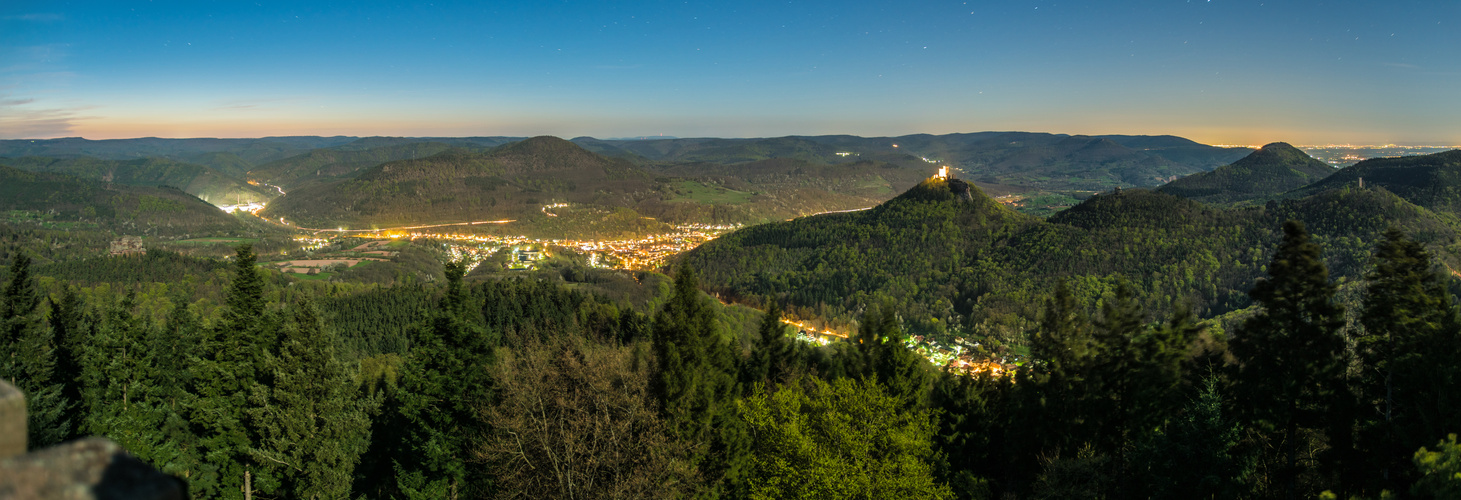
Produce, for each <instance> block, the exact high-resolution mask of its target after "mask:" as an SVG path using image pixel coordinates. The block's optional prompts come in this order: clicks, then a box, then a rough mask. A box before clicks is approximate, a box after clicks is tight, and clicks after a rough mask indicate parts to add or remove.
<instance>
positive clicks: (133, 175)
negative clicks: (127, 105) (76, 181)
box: [6, 156, 274, 205]
mask: <svg viewBox="0 0 1461 500" xmlns="http://www.w3.org/2000/svg"><path fill="white" fill-rule="evenodd" d="M6 162H7V163H8V164H10V165H11V166H13V167H15V168H19V169H21V170H29V171H32V172H48V173H57V174H67V175H74V176H77V177H81V178H84V179H92V180H99V181H104V182H109V183H116V184H126V185H129V186H152V187H157V186H172V187H176V188H178V189H181V190H183V191H184V192H186V193H188V194H192V195H194V196H197V197H198V198H201V199H202V200H203V201H206V202H209V203H213V204H215V205H235V204H239V203H248V202H253V201H267V200H269V199H270V198H273V197H274V193H272V192H270V190H265V189H262V188H258V187H255V186H251V185H249V184H248V183H247V182H244V181H242V180H240V179H238V178H234V177H230V176H228V175H225V174H222V173H220V172H218V171H216V170H213V169H211V168H208V167H205V166H202V165H195V164H191V163H183V162H179V161H173V160H169V159H165V158H140V159H136V160H100V159H96V158H91V157H85V156H82V157H73V158H44V157H38V156H28V157H24V158H14V159H9V160H6Z"/></svg>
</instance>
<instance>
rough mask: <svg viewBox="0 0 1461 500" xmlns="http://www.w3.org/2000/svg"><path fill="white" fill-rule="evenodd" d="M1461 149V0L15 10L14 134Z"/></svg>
mask: <svg viewBox="0 0 1461 500" xmlns="http://www.w3.org/2000/svg"><path fill="white" fill-rule="evenodd" d="M988 130H1020V131H1032V132H1052V133H1065V134H1090V135H1095V134H1153V135H1155V134H1173V135H1179V136H1183V137H1187V138H1190V139H1193V140H1197V141H1199V142H1203V143H1207V144H1245V145H1257V144H1265V143H1268V142H1273V141H1286V142H1290V143H1293V144H1346V143H1347V144H1389V143H1393V144H1411V145H1420V144H1426V145H1456V144H1461V1H1457V0H1429V1H1406V0H1397V1H1390V2H1381V1H1304V0H1292V1H1284V0H1256V1H1249V0H1190V1H1189V0H1162V1H1157V0H1102V1H1094V0H1092V1H1079V2H1077V1H1059V2H1055V1H1042V0H1029V1H1025V0H1002V1H973V2H961V1H950V2H945V1H938V2H934V1H916V0H914V1H886V2H885V1H860V2H859V1H840V2H805V1H777V2H727V1H714V2H708V1H707V2H699V1H664V2H661V1H639V2H608V1H599V2H579V1H561V0H543V1H534V2H435V3H426V2H411V3H406V2H371V1H350V2H307V1H293V2H267V1H259V2H247V1H239V2H234V1H207V0H193V1H188V2H165V1H152V2H129V1H106V2H62V1H30V0H7V1H5V2H0V138H52V137H86V138H89V139H110V138H128V137H263V136H281V135H325V136H332V135H350V136H377V135H384V136H418V137H420V136H493V135H505V136H530V135H556V136H560V137H565V138H571V137H577V136H585V135H586V136H593V137H599V138H615V137H636V136H650V135H661V134H663V135H666V136H678V137H776V136H784V135H821V134H854V135H862V136H897V135H904V134H913V133H931V134H943V133H953V132H979V131H988Z"/></svg>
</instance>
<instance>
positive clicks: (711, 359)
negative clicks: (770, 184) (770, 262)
mask: <svg viewBox="0 0 1461 500" xmlns="http://www.w3.org/2000/svg"><path fill="white" fill-rule="evenodd" d="M708 300H709V299H707V298H706V297H704V296H703V295H702V294H701V292H700V289H699V286H698V280H697V278H696V276H695V273H694V272H693V271H691V270H690V269H689V268H688V267H682V268H680V270H679V272H677V273H676V275H675V284H674V294H673V295H672V296H671V297H670V299H669V301H668V302H666V303H665V305H664V307H663V308H662V309H660V311H659V313H658V314H656V315H655V319H654V333H653V335H654V342H653V345H654V351H655V356H656V357H657V358H658V359H659V363H658V366H657V369H658V371H657V373H655V374H654V375H653V379H652V380H651V382H652V385H651V388H652V389H653V391H654V393H655V394H656V396H657V397H658V398H659V400H660V408H661V411H662V412H663V414H664V417H665V424H666V426H667V427H669V429H670V431H671V433H672V434H673V435H675V436H676V437H678V438H679V439H681V440H684V441H687V442H690V443H693V444H694V446H695V448H694V450H693V451H692V453H693V457H692V459H693V460H694V461H695V462H696V465H697V466H698V467H699V468H700V471H701V473H702V474H704V475H705V477H706V478H707V481H706V483H707V484H708V485H709V490H708V491H707V492H706V494H707V495H709V496H717V495H723V494H733V492H734V491H736V490H737V489H738V488H740V487H741V486H740V484H739V481H740V477H741V474H743V472H744V470H745V468H746V467H747V466H748V460H747V458H748V457H747V455H746V454H747V452H748V450H749V446H750V441H749V436H748V435H747V434H746V431H745V426H744V425H743V424H741V423H740V421H739V419H737V418H736V417H735V408H734V405H733V400H734V398H735V396H736V395H737V394H738V393H739V390H738V388H737V385H736V373H737V371H738V367H737V366H736V354H735V353H734V352H733V351H732V350H731V346H730V342H729V340H728V339H726V338H724V337H723V335H722V333H721V329H720V326H719V323H718V322H717V321H716V317H715V310H714V309H713V308H712V307H711V305H710V303H709V302H708Z"/></svg>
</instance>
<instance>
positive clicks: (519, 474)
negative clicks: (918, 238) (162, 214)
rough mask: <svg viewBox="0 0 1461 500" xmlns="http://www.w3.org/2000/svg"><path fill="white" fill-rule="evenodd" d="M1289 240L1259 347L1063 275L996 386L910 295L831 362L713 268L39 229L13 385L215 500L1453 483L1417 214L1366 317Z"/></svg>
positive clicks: (1448, 316)
mask: <svg viewBox="0 0 1461 500" xmlns="http://www.w3.org/2000/svg"><path fill="white" fill-rule="evenodd" d="M1281 233H1282V237H1281V239H1280V241H1279V242H1278V244H1277V245H1276V246H1275V247H1274V248H1272V249H1269V250H1268V251H1267V252H1266V255H1270V256H1271V258H1269V259H1268V260H1267V261H1266V262H1265V263H1264V264H1265V266H1264V270H1265V271H1264V273H1265V275H1264V276H1263V277H1262V278H1261V279H1259V280H1257V281H1256V282H1253V283H1250V284H1249V285H1248V286H1247V294H1248V296H1249V297H1250V299H1251V300H1252V302H1253V304H1254V305H1255V306H1256V307H1254V308H1253V309H1251V310H1250V313H1251V314H1248V315H1246V316H1245V317H1243V318H1242V319H1241V320H1239V321H1237V322H1236V326H1235V327H1234V328H1233V329H1232V331H1230V332H1214V331H1212V328H1211V326H1210V323H1209V322H1205V321H1201V320H1199V319H1198V317H1197V315H1196V314H1195V313H1194V309H1193V308H1192V307H1190V306H1189V305H1188V304H1187V303H1186V302H1182V301H1178V303H1177V304H1176V305H1175V306H1172V307H1170V308H1167V309H1169V310H1170V312H1152V311H1159V310H1161V308H1156V307H1153V301H1154V300H1156V299H1154V298H1152V297H1150V296H1149V295H1144V294H1140V293H1138V288H1137V287H1135V286H1132V285H1131V284H1130V283H1127V282H1126V281H1124V280H1117V282H1116V284H1115V285H1114V286H1113V287H1112V288H1111V290H1110V291H1109V293H1105V294H1103V295H1101V296H1099V297H1098V298H1096V299H1094V300H1088V299H1084V298H1082V297H1081V295H1080V294H1077V293H1074V292H1073V283H1070V282H1066V281H1057V282H1055V283H1054V284H1053V285H1052V286H1051V288H1050V289H1049V290H1044V291H1040V292H1039V295H1038V297H1039V298H1038V299H1037V303H1038V304H1039V307H1038V310H1037V311H1036V313H1035V314H1034V315H1033V316H1031V317H1030V318H1029V321H1030V324H1031V327H1030V328H1029V330H1028V331H1025V332H1022V335H1024V336H1025V337H1026V340H1025V342H1026V343H1027V344H1028V352H1029V355H1028V359H1027V360H1026V361H1025V362H1024V363H1023V365H1022V366H1021V367H1020V368H1019V369H1018V370H1016V371H1015V373H1014V375H1012V376H1007V377H1002V378H993V377H989V376H980V377H967V376H961V375H954V374H952V373H948V372H944V371H942V370H940V369H938V367H935V366H932V365H930V364H928V362H927V361H925V360H924V359H923V358H922V357H919V356H917V355H916V354H914V353H912V352H911V351H909V350H907V349H905V348H904V347H902V345H903V344H902V342H900V340H901V339H902V338H904V336H906V335H908V334H909V333H908V332H909V330H908V326H907V324H906V319H905V311H903V310H901V309H900V307H899V305H898V304H897V303H895V302H893V301H884V302H882V303H875V304H874V305H873V306H871V307H868V308H866V309H865V310H864V312H863V313H862V315H861V316H860V317H859V321H858V325H859V327H858V331H857V333H856V335H855V337H854V338H852V339H850V340H849V341H846V342H837V343H833V344H831V345H828V346H816V345H812V344H805V343H801V342H797V341H794V340H793V339H792V336H791V335H790V334H791V332H790V331H788V329H787V327H786V326H784V325H783V324H782V323H781V322H779V321H778V318H780V317H781V316H782V313H781V311H780V308H781V307H782V306H784V305H786V304H785V302H786V301H785V300H784V299H778V298H775V297H766V298H764V299H763V303H764V304H765V305H766V306H767V307H768V309H769V311H768V312H767V314H765V315H764V317H763V318H762V319H760V320H755V319H751V320H749V321H750V322H751V323H753V324H751V325H749V328H744V327H743V326H746V325H744V323H746V322H747V321H748V320H747V319H745V318H737V317H736V314H735V313H733V312H732V311H731V308H730V307H727V306H724V305H722V304H721V303H719V302H717V301H715V300H714V299H712V298H711V297H709V296H707V295H706V294H705V293H704V292H703V291H702V290H701V288H700V284H699V278H698V276H697V270H696V269H694V268H693V267H692V266H689V265H684V264H682V265H678V266H677V268H676V270H675V272H674V279H673V286H666V287H663V289H662V290H659V292H658V293H659V295H660V296H659V297H658V298H657V299H655V300H652V301H650V302H649V303H648V304H647V305H642V304H641V305H631V304H630V303H628V302H625V301H622V300H615V299H612V298H610V297H608V296H605V295H602V294H596V293H592V292H587V291H584V290H581V289H569V288H567V287H565V286H564V285H563V284H561V283H555V282H551V281H546V280H535V279H524V278H506V279H499V278H477V279H466V278H464V275H465V274H466V273H465V268H464V267H463V266H462V265H461V264H460V263H456V262H451V263H447V264H446V265H445V266H444V275H443V276H444V277H445V278H444V279H442V280H440V281H436V282H426V283H421V282H416V283H394V284H390V285H380V284H370V285H366V284H352V283H323V282H306V281H291V280H287V279H283V277H281V276H279V275H278V274H277V273H274V272H272V271H267V270H263V269H260V268H259V267H258V266H257V265H256V256H255V255H254V253H253V250H252V248H250V247H248V246H241V247H239V248H237V250H236V255H235V256H233V258H231V259H223V260H218V259H211V258H210V259H196V258H193V257H187V256H181V255H176V254H166V253H163V254H159V255H157V256H156V257H149V258H147V259H135V262H136V264H135V265H131V264H125V263H123V264H119V265H116V266H114V269H109V270H108V271H107V272H104V273H100V274H94V273H83V272H77V271H74V270H71V268H73V267H85V266H93V265H95V263H94V262H90V261H74V262H68V261H66V260H65V259H64V258H63V255H61V254H59V253H57V252H55V251H50V250H49V249H52V248H53V247H54V244H52V243H46V244H44V245H37V244H34V243H35V242H38V241H41V240H42V238H43V235H39V234H38V233H24V232H17V233H12V234H10V237H8V238H6V239H7V240H9V241H7V242H6V243H7V247H6V249H5V252H4V254H3V255H0V258H3V260H4V261H5V269H6V271H5V272H4V275H3V276H0V284H3V287H4V288H3V297H0V321H3V330H0V344H3V345H4V351H0V352H6V353H8V354H9V355H8V356H6V357H5V358H4V359H3V361H0V377H3V378H6V379H8V380H11V381H13V382H14V383H15V384H16V385H17V386H19V387H20V388H22V389H23V390H24V391H26V393H27V394H28V398H29V402H30V403H29V404H30V409H31V411H30V422H29V424H30V427H29V430H30V434H31V435H30V436H29V438H30V442H31V444H32V446H33V447H41V446H45V445H48V444H53V443H57V442H61V441H65V440H68V439H73V438H76V437H79V436H86V435H101V436H106V437H109V438H111V439H113V440H115V441H117V442H118V443H120V444H121V445H122V446H124V447H125V448H126V449H128V450H129V451H130V452H131V453H133V454H135V455H136V456H138V457H139V458H141V459H143V460H145V461H147V462H148V463H151V464H153V465H154V466H156V467H157V468H159V469H161V470H163V471H164V472H167V473H169V474H173V475H175V476H177V477H179V478H182V479H183V480H185V481H186V482H187V483H188V484H189V487H190V493H191V494H192V495H193V496H195V497H198V498H242V497H243V496H244V492H243V491H242V488H241V486H242V485H243V484H244V477H245V474H248V475H249V476H250V477H251V478H252V480H251V487H252V491H251V492H250V493H251V494H252V496H253V497H254V498H360V497H363V498H543V497H555V498H566V497H586V498H648V497H654V498H660V497H665V498H678V497H697V498H869V499H872V498H1032V499H1045V498H1051V499H1053V498H1111V499H1120V498H1319V497H1321V495H1327V496H1324V498H1351V497H1354V498H1393V497H1395V495H1398V496H1399V497H1402V498H1455V496H1456V495H1457V494H1458V492H1461V480H1458V479H1457V477H1461V476H1457V474H1461V444H1458V443H1457V441H1456V437H1455V433H1456V432H1457V431H1458V429H1461V396H1458V395H1461V319H1458V316H1457V314H1458V312H1457V309H1456V306H1455V301H1454V297H1453V295H1452V293H1451V292H1450V290H1449V288H1448V286H1447V282H1448V279H1449V278H1448V277H1446V276H1445V275H1443V274H1441V273H1439V272H1438V269H1439V268H1438V266H1437V262H1436V260H1435V259H1434V258H1433V257H1432V256H1431V255H1430V253H1429V252H1428V251H1427V250H1426V249H1425V247H1424V245H1422V244H1421V243H1419V242H1417V241H1416V240H1415V239H1414V238H1413V236H1411V235H1408V234H1406V233H1405V232H1404V231H1401V230H1399V229H1391V230H1388V231H1386V232H1385V233H1384V234H1383V237H1382V238H1380V239H1379V240H1378V241H1379V243H1378V244H1377V245H1376V246H1374V247H1373V248H1371V251H1370V254H1369V255H1368V256H1367V257H1366V258H1365V259H1364V261H1365V264H1364V266H1365V270H1364V271H1363V273H1362V274H1363V276H1362V278H1361V281H1362V284H1363V290H1362V292H1361V293H1360V298H1359V299H1358V302H1357V306H1354V307H1351V308H1348V309H1347V308H1346V307H1345V306H1344V305H1343V304H1342V303H1341V301H1340V300H1339V299H1338V298H1337V297H1336V294H1337V291H1338V286H1337V284H1336V282H1335V280H1334V279H1332V277H1331V275H1330V271H1329V267H1328V266H1326V263H1325V259H1324V255H1325V252H1324V250H1323V249H1322V248H1321V247H1320V245H1319V244H1318V243H1317V242H1316V240H1315V239H1314V238H1313V237H1311V236H1310V235H1309V233H1308V232H1307V230H1306V228H1305V226H1304V224H1303V223H1302V222H1298V221H1290V222H1287V223H1284V224H1283V226H1282V231H1281ZM32 254H36V255H38V256H42V255H44V256H45V258H46V260H47V261H50V263H49V264H45V265H36V264H35V263H34V262H35V261H34V260H33V258H32ZM125 262H133V261H125ZM129 266H131V267H130V269H132V270H133V271H134V274H135V276H129V275H128V274H127V273H128V269H129ZM168 269H173V270H172V271H168ZM48 274H49V276H48ZM53 276H55V277H53ZM180 276H181V277H182V278H181V279H179V277H180ZM57 277H60V279H58V278H57ZM68 277H69V278H68ZM105 280H115V282H111V283H108V282H107V281H105ZM755 323H759V326H758V325H757V324H755ZM747 330H750V331H749V332H748V331H747Z"/></svg>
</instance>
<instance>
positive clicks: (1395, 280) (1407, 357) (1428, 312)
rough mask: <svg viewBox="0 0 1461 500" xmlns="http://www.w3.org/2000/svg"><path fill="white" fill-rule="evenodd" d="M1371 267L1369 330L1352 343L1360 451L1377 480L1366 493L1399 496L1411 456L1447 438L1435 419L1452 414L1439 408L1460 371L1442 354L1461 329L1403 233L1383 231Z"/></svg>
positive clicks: (1447, 297)
mask: <svg viewBox="0 0 1461 500" xmlns="http://www.w3.org/2000/svg"><path fill="white" fill-rule="evenodd" d="M1374 265H1375V268H1374V270H1373V271H1371V272H1370V273H1369V274H1368V275H1366V276H1365V284H1366V287H1365V295H1364V314H1362V315H1361V323H1362V324H1363V325H1364V331H1363V332H1362V333H1361V334H1360V335H1358V336H1357V337H1356V338H1355V344H1356V351H1357V352H1358V354H1359V358H1360V364H1361V371H1360V376H1359V379H1358V384H1357V385H1358V387H1359V393H1360V399H1361V401H1362V402H1363V403H1364V405H1365V406H1364V408H1363V411H1362V413H1361V415H1360V416H1361V425H1360V427H1361V448H1362V449H1363V450H1365V453H1364V455H1365V456H1367V457H1370V458H1371V461H1370V464H1369V467H1367V469H1369V471H1372V473H1375V474H1377V476H1378V477H1372V478H1369V481H1365V482H1366V483H1368V484H1367V485H1366V486H1368V487H1369V488H1368V489H1370V490H1371V491H1379V490H1380V489H1390V490H1392V491H1398V490H1401V489H1402V486H1403V485H1404V484H1408V483H1409V482H1410V481H1409V479H1412V478H1410V477H1408V476H1410V475H1411V474H1412V473H1413V468H1412V467H1410V464H1409V462H1410V457H1411V455H1412V454H1413V450H1415V449H1416V448H1418V447H1420V446H1424V445H1425V444H1427V443H1428V442H1429V441H1430V440H1432V439H1434V437H1435V436H1436V435H1437V434H1441V433H1444V432H1446V431H1447V428H1446V427H1444V426H1445V424H1444V423H1441V422H1439V421H1444V420H1445V416H1443V415H1441V414H1438V412H1437V410H1440V411H1447V409H1445V408H1437V407H1436V404H1437V403H1438V402H1441V401H1444V400H1445V398H1446V397H1447V394H1448V393H1450V392H1451V391H1454V390H1456V389H1457V388H1455V387H1447V385H1448V384H1447V383H1446V382H1447V378H1448V376H1452V375H1451V374H1449V373H1447V372H1449V371H1451V369H1454V368H1455V367H1454V366H1446V365H1447V363H1446V362H1445V358H1446V357H1447V356H1446V355H1445V354H1446V353H1445V351H1446V349H1445V348H1444V344H1445V341H1444V339H1445V338H1446V337H1447V336H1454V335H1455V332H1456V329H1457V322H1456V311H1455V308H1454V306H1452V298H1451V293H1450V292H1449V291H1447V289H1446V282H1445V281H1444V280H1443V279H1442V277H1441V275H1440V274H1438V273H1437V272H1436V271H1435V269H1434V268H1433V267H1432V266H1433V264H1432V262H1431V257H1430V254H1429V253H1428V252H1426V250H1425V247H1424V246H1422V245H1421V244H1420V243H1419V242H1416V241H1414V240H1411V239H1408V238H1406V237H1405V234H1404V233H1403V232H1401V231H1400V230H1399V229H1397V228H1393V227H1392V228H1390V229H1389V230H1388V231H1386V232H1385V239H1384V241H1382V242H1381V243H1380V244H1379V245H1378V246H1377V247H1376V248H1375V255H1374ZM1437 368H1439V369H1437ZM1449 411H1451V412H1455V411H1461V408H1451V409H1449ZM1438 423H1439V424H1441V425H1435V424H1438ZM1428 424H1429V425H1428Z"/></svg>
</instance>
